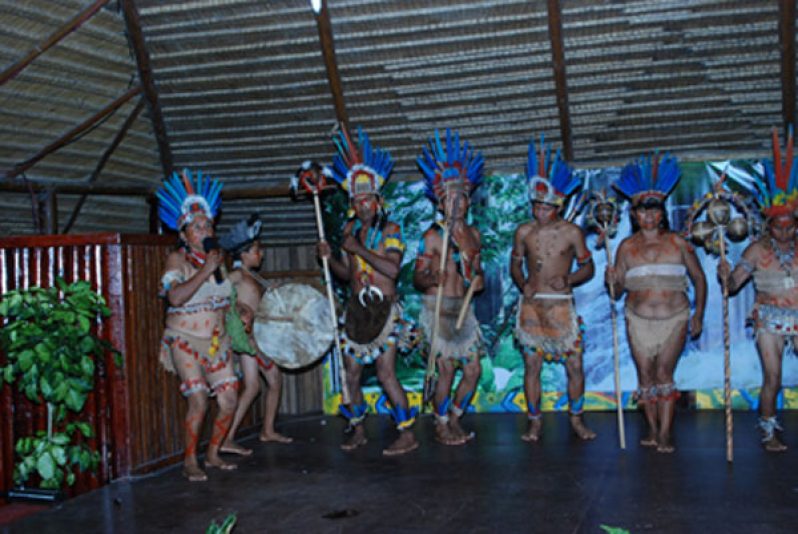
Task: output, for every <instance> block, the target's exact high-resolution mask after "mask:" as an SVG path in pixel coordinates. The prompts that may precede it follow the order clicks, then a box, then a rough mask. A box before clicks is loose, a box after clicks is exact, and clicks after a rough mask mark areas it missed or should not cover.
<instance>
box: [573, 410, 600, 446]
mask: <svg viewBox="0 0 798 534" xmlns="http://www.w3.org/2000/svg"><path fill="white" fill-rule="evenodd" d="M570 417H571V428H573V429H574V434H576V435H577V436H578V437H579V439H583V440H585V441H589V440H591V439H595V438H596V433H595V432H593V431H592V430H590V429H589V428H588V427H587V426H586V425H585V422H584V421H582V416H581V415H572V416H570Z"/></svg>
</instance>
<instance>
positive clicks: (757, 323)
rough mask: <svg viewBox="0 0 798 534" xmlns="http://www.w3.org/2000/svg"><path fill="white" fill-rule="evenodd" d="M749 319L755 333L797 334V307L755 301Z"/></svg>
mask: <svg viewBox="0 0 798 534" xmlns="http://www.w3.org/2000/svg"><path fill="white" fill-rule="evenodd" d="M751 320H752V322H753V324H754V328H756V333H757V335H759V333H760V332H767V333H769V334H776V335H778V336H785V337H790V338H792V337H794V336H796V335H798V309H791V308H781V307H779V306H773V305H771V304H759V303H756V304H754V309H753V311H752V312H751Z"/></svg>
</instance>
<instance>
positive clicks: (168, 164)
mask: <svg viewBox="0 0 798 534" xmlns="http://www.w3.org/2000/svg"><path fill="white" fill-rule="evenodd" d="M122 9H123V11H124V14H125V24H126V25H127V33H128V36H129V38H130V46H131V48H133V54H134V55H135V56H136V65H137V67H138V72H139V79H140V80H141V85H142V87H143V88H144V96H145V97H146V98H147V102H148V103H149V106H150V117H151V118H152V128H153V131H154V132H155V141H156V142H157V144H158V152H159V153H160V155H161V166H162V167H163V172H164V176H171V174H172V169H173V166H174V162H173V159H172V150H171V149H170V147H169V137H168V136H167V134H166V124H165V123H164V120H163V113H162V111H161V104H160V102H159V100H158V91H157V89H156V88H155V78H154V77H153V75H152V67H151V65H150V54H149V52H148V51H147V47H146V45H145V42H144V34H143V33H142V31H141V20H140V18H139V11H138V8H136V3H135V2H134V1H133V0H126V1H125V2H122Z"/></svg>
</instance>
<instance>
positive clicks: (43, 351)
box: [34, 343, 52, 362]
mask: <svg viewBox="0 0 798 534" xmlns="http://www.w3.org/2000/svg"><path fill="white" fill-rule="evenodd" d="M34 348H35V349H36V354H37V355H38V356H39V358H41V360H42V361H43V362H49V361H50V356H51V354H52V353H51V351H50V348H49V347H48V346H47V345H46V344H44V343H37V344H36V347H34Z"/></svg>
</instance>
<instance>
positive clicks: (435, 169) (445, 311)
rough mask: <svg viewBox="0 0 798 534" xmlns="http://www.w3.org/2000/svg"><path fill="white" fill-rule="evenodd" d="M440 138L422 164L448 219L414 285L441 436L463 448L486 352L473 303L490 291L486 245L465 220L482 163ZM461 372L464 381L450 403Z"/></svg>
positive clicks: (422, 252)
mask: <svg viewBox="0 0 798 534" xmlns="http://www.w3.org/2000/svg"><path fill="white" fill-rule="evenodd" d="M435 138H436V142H433V141H430V147H431V151H428V150H426V149H425V153H424V157H419V158H418V160H417V161H418V164H419V167H420V168H421V170H422V172H423V173H424V177H425V185H426V194H427V196H428V197H429V198H430V199H432V200H433V201H434V202H435V203H436V204H437V209H438V210H439V211H440V212H441V213H442V214H443V217H444V218H443V220H442V221H437V222H435V223H433V224H432V226H431V227H430V228H429V229H428V230H427V231H426V232H424V236H423V238H422V242H421V246H420V247H419V251H418V254H419V255H418V257H417V259H416V265H415V270H414V275H413V282H414V284H415V286H416V287H417V288H418V289H419V290H420V291H422V292H423V294H424V296H423V302H424V306H423V308H422V311H421V315H420V317H419V322H420V326H421V328H422V330H423V332H424V337H425V339H426V342H427V348H428V350H429V351H430V352H431V354H432V356H433V357H434V358H435V361H436V364H437V369H438V382H437V384H436V388H435V393H434V398H433V404H434V405H435V437H436V439H437V441H439V442H440V443H443V444H444V445H462V444H464V443H466V442H467V441H469V440H470V439H471V438H472V437H473V433H466V432H465V431H464V430H463V428H462V427H461V425H460V419H461V418H462V416H463V414H464V413H465V410H466V409H467V408H468V405H469V403H470V401H471V399H472V398H473V396H474V394H475V392H476V388H477V381H478V380H479V377H480V374H481V373H482V367H481V363H480V357H481V356H482V354H483V350H484V347H483V343H482V336H481V332H480V329H479V322H478V321H477V318H476V316H475V315H474V311H473V308H472V306H471V304H470V302H469V297H468V296H470V295H473V294H474V293H475V292H477V291H481V290H482V289H483V286H484V278H483V275H482V266H481V263H480V249H481V247H482V244H481V239H480V234H479V230H477V229H476V228H475V227H473V226H470V225H468V224H467V223H466V219H465V218H466V215H467V213H468V206H469V197H470V195H471V192H472V191H473V189H474V188H475V187H476V186H477V185H478V184H479V183H480V180H481V169H482V158H481V156H474V155H473V154H469V153H468V152H469V151H468V143H465V144H464V146H463V147H462V148H461V145H460V141H459V137H458V136H457V134H456V133H455V134H454V135H452V133H451V132H450V131H448V130H447V132H446V147H447V148H446V151H444V149H443V145H442V143H441V141H440V134H439V133H438V132H437V131H436V132H435ZM447 151H448V152H447ZM447 154H448V155H447ZM444 250H445V252H444ZM444 255H445V256H444ZM442 257H443V262H442V261H441V258H442ZM442 263H443V269H441V264H442ZM439 300H440V302H439ZM461 316H462V317H463V320H462V321H461V324H460V325H459V328H458V319H459V318H460V317H461ZM458 367H460V368H462V376H461V378H460V382H459V384H458V385H457V388H456V390H455V393H454V397H453V398H452V396H451V390H452V384H453V383H454V379H455V373H456V370H457V368H458Z"/></svg>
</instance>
